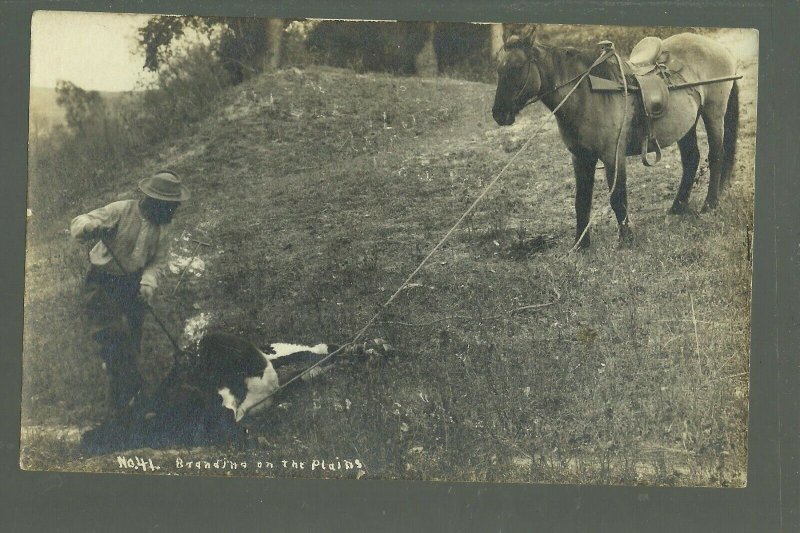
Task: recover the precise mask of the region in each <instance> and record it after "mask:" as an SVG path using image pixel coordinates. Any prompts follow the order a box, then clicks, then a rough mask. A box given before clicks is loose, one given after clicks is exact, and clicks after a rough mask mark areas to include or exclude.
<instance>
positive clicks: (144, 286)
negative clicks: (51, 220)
mask: <svg viewBox="0 0 800 533" xmlns="http://www.w3.org/2000/svg"><path fill="white" fill-rule="evenodd" d="M139 190H141V191H142V193H144V194H143V196H142V197H141V198H140V199H138V200H123V201H119V202H113V203H110V204H108V205H107V206H105V207H101V208H99V209H95V210H94V211H91V212H89V213H86V214H84V215H79V216H77V217H75V218H74V219H73V220H72V223H71V224H70V233H71V234H72V236H73V237H74V238H75V239H76V240H78V241H80V242H84V243H91V242H95V241H99V242H97V243H96V244H95V245H94V247H93V248H92V249H91V251H90V252H89V261H90V268H89V273H88V275H87V277H86V312H87V314H88V317H89V322H90V324H91V327H92V336H93V338H94V339H95V341H97V342H98V344H99V345H100V356H101V358H102V359H103V367H104V368H105V369H106V371H107V372H108V375H109V378H110V382H111V383H110V384H111V401H112V403H113V405H114V408H115V409H121V408H123V407H125V406H126V405H128V404H129V403H130V402H131V401H132V400H134V399H135V397H136V395H137V394H138V393H139V390H140V389H141V387H142V383H143V380H142V376H141V374H140V373H139V370H138V368H137V365H136V357H137V355H138V354H139V350H140V346H141V339H142V324H143V322H144V314H145V311H146V310H147V307H146V306H149V305H150V303H151V302H152V299H153V294H154V293H155V290H156V288H157V287H158V277H159V273H160V270H161V269H162V268H163V267H164V265H165V264H166V262H167V257H168V250H169V231H168V228H169V224H170V222H171V221H172V217H173V216H174V214H175V210H176V209H177V208H178V206H179V205H180V203H181V202H183V201H185V200H187V199H188V198H189V191H188V190H187V189H186V188H185V187H184V186H183V185H182V184H181V180H180V178H179V177H178V176H177V175H176V174H175V173H173V172H170V171H162V172H158V173H156V174H154V175H153V176H151V177H149V178H145V179H143V180H142V181H140V182H139ZM109 248H110V250H109ZM112 253H113V255H112Z"/></svg>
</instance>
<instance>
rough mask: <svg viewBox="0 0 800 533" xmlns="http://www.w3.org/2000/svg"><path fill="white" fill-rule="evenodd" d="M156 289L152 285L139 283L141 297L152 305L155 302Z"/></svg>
mask: <svg viewBox="0 0 800 533" xmlns="http://www.w3.org/2000/svg"><path fill="white" fill-rule="evenodd" d="M155 292H156V290H155V289H154V288H153V287H151V286H150V285H139V298H141V299H142V301H144V303H146V304H147V305H151V304H152V303H153V295H154V294H155Z"/></svg>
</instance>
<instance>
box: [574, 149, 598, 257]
mask: <svg viewBox="0 0 800 533" xmlns="http://www.w3.org/2000/svg"><path fill="white" fill-rule="evenodd" d="M596 166H597V156H595V155H593V154H592V153H590V152H578V153H573V154H572V168H573V170H574V171H575V217H576V219H577V222H578V223H577V226H576V227H575V244H576V245H577V247H578V248H588V247H589V244H590V243H591V238H590V237H589V230H588V229H587V226H588V225H589V214H590V213H591V211H592V191H593V190H594V169H595V167H596Z"/></svg>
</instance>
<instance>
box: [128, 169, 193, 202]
mask: <svg viewBox="0 0 800 533" xmlns="http://www.w3.org/2000/svg"><path fill="white" fill-rule="evenodd" d="M139 190H140V191H142V192H143V193H145V194H146V195H147V196H149V197H150V198H155V199H156V200H164V201H167V202H184V201H186V200H188V199H189V196H190V195H189V189H187V188H186V187H184V186H183V185H182V184H181V179H180V178H179V177H178V175H177V174H175V173H174V172H170V171H169V170H162V171H160V172H156V173H155V174H153V175H152V176H150V177H149V178H145V179H143V180H142V181H140V182H139Z"/></svg>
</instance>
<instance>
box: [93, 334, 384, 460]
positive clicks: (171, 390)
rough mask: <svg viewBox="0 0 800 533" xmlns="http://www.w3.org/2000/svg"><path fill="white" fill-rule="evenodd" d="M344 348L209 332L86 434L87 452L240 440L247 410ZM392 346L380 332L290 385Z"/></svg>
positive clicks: (269, 402) (256, 409)
mask: <svg viewBox="0 0 800 533" xmlns="http://www.w3.org/2000/svg"><path fill="white" fill-rule="evenodd" d="M338 348H339V347H338V346H336V345H333V344H317V345H314V346H304V345H299V344H287V343H273V344H270V345H268V346H266V347H263V348H258V347H257V346H256V345H255V344H253V343H252V342H250V341H248V340H246V339H244V338H242V337H239V336H237V335H230V334H226V333H209V334H207V335H205V336H204V337H203V338H202V339H201V340H200V342H199V343H198V345H197V347H196V349H195V350H193V351H191V352H189V353H186V354H184V356H183V359H182V360H181V362H180V364H176V365H175V367H174V368H173V369H172V371H171V372H170V373H169V374H168V375H167V377H166V378H165V379H164V381H163V382H162V383H161V384H160V385H159V387H158V389H157V390H156V392H155V394H153V395H152V396H151V397H149V398H140V399H137V400H136V401H135V402H134V403H133V404H132V405H129V406H128V407H127V408H126V409H124V410H123V411H121V412H120V413H119V414H117V415H116V416H114V418H112V419H110V420H108V421H107V422H105V423H103V424H101V425H100V426H98V427H96V428H94V429H91V430H89V431H87V432H86V433H84V434H83V435H82V436H81V447H82V449H83V451H84V452H85V453H89V454H101V453H110V452H113V451H118V450H125V449H135V448H166V447H174V446H204V445H211V444H225V443H230V442H233V441H237V440H239V439H241V438H242V437H243V435H244V429H243V428H242V426H241V425H240V424H239V422H240V421H241V420H242V419H243V418H244V417H245V415H249V414H254V413H258V412H260V411H262V410H264V409H266V408H268V407H269V406H270V405H272V402H273V400H274V398H273V394H275V393H276V392H277V391H278V389H280V388H281V387H283V386H284V385H285V384H287V383H288V382H289V381H290V380H292V379H293V378H295V377H296V376H298V375H299V374H301V373H302V372H303V371H304V370H306V369H308V368H309V367H310V366H311V365H313V364H315V363H318V362H320V361H321V360H323V359H324V358H326V357H327V356H328V355H330V354H333V353H334V352H336V350H337V349H338ZM389 350H391V347H390V346H389V345H388V344H386V343H384V342H383V341H382V340H380V339H375V340H372V341H368V342H366V343H364V344H361V345H358V346H355V347H348V348H347V349H346V350H342V351H341V352H339V353H336V354H335V355H334V356H333V357H330V358H328V359H327V360H325V361H324V362H323V363H322V364H320V365H319V366H317V367H315V368H314V369H313V370H312V371H310V372H308V373H306V374H304V375H303V376H302V378H301V379H297V380H295V381H294V382H292V384H291V386H290V387H286V389H284V390H287V389H289V388H294V386H295V385H300V384H302V383H304V382H308V381H310V380H311V379H312V378H314V377H315V376H317V375H319V374H320V373H322V372H324V371H325V370H327V369H328V368H330V366H332V365H334V364H335V363H336V362H337V361H340V360H342V359H360V358H364V357H369V356H381V355H385V354H386V353H387V352H388V351H389Z"/></svg>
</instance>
